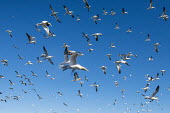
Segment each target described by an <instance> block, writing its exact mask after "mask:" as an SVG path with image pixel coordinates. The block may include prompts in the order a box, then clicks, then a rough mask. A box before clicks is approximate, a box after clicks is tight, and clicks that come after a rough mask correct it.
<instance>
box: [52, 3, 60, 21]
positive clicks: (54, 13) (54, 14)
mask: <svg viewBox="0 0 170 113" xmlns="http://www.w3.org/2000/svg"><path fill="white" fill-rule="evenodd" d="M50 9H51V11H52V14H50V16H54V17H55V19H56V20H57V21H58V22H59V23H61V21H60V20H59V18H58V16H57V14H58V12H55V11H54V9H53V7H52V6H51V5H50Z"/></svg>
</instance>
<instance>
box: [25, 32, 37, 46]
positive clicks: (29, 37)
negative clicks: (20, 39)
mask: <svg viewBox="0 0 170 113" xmlns="http://www.w3.org/2000/svg"><path fill="white" fill-rule="evenodd" d="M26 35H27V37H28V41H29V42H28V43H27V44H31V43H34V44H36V40H35V37H32V36H30V35H29V34H28V33H26Z"/></svg>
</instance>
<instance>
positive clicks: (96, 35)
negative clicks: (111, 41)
mask: <svg viewBox="0 0 170 113" xmlns="http://www.w3.org/2000/svg"><path fill="white" fill-rule="evenodd" d="M102 35H103V34H102V33H94V34H92V35H91V36H94V37H95V39H96V41H98V40H99V36H102Z"/></svg>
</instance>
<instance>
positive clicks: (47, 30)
mask: <svg viewBox="0 0 170 113" xmlns="http://www.w3.org/2000/svg"><path fill="white" fill-rule="evenodd" d="M42 27H43V28H44V30H45V32H46V33H47V35H48V36H50V30H49V28H48V27H47V26H46V25H42Z"/></svg>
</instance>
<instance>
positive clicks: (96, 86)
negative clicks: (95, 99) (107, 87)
mask: <svg viewBox="0 0 170 113" xmlns="http://www.w3.org/2000/svg"><path fill="white" fill-rule="evenodd" d="M90 86H93V87H95V89H96V92H98V87H99V86H100V85H97V84H96V82H95V83H94V84H92V85H90Z"/></svg>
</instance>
